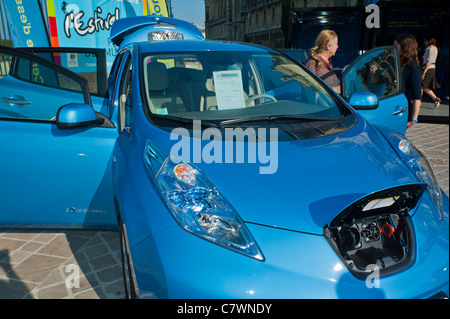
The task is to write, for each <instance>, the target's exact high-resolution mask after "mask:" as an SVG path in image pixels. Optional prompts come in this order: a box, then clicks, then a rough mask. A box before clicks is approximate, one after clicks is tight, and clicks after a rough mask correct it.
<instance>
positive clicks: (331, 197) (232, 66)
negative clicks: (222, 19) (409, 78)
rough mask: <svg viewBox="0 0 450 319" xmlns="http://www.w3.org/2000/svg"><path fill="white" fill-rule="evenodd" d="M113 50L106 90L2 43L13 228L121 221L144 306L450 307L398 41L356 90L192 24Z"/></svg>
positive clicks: (444, 260) (442, 237)
mask: <svg viewBox="0 0 450 319" xmlns="http://www.w3.org/2000/svg"><path fill="white" fill-rule="evenodd" d="M111 40H112V41H113V42H114V43H116V44H117V45H118V46H119V53H118V55H117V57H116V59H115V62H114V64H113V66H112V68H111V71H110V74H109V77H108V80H107V83H108V87H107V90H106V91H105V90H104V91H105V92H104V93H102V94H103V95H102V94H98V90H97V93H96V94H97V96H95V95H94V96H92V94H91V93H90V90H91V92H92V91H95V85H92V79H91V82H90V83H91V85H89V82H88V81H87V80H86V79H84V78H82V77H81V76H80V75H77V74H74V73H73V72H71V71H68V70H67V69H66V68H63V67H61V66H59V65H56V64H55V63H52V62H48V61H47V60H46V59H44V58H42V57H38V56H36V54H40V55H41V56H42V55H44V54H46V53H45V52H44V49H42V50H41V49H37V50H36V49H35V52H34V53H35V55H31V54H29V53H26V52H24V51H21V50H17V49H8V48H3V47H2V48H0V61H1V62H0V63H2V64H3V65H2V70H5V71H3V73H2V75H1V76H0V77H1V78H0V93H1V97H2V102H3V103H1V104H2V105H1V106H0V116H1V118H0V130H1V134H2V136H3V137H4V138H3V139H2V142H0V143H1V147H2V150H3V152H4V153H3V154H7V156H2V157H1V158H0V165H1V167H2V168H3V170H2V176H3V183H2V184H1V194H2V195H1V196H2V200H1V203H2V204H1V211H2V217H1V220H0V222H1V224H2V225H10V226H11V225H12V226H17V225H21V226H22V225H28V226H46V227H52V226H53V227H110V228H114V227H117V225H118V229H119V231H120V235H121V243H122V251H123V266H124V274H125V279H126V286H127V294H128V296H129V297H139V298H155V297H157V298H428V297H432V296H436V295H438V296H441V295H447V296H448V293H449V288H448V287H449V281H448V260H449V254H448V244H449V242H448V241H449V236H448V225H449V222H448V211H449V205H448V203H449V201H448V197H447V196H446V195H445V193H443V192H441V190H440V188H439V186H438V184H437V182H436V179H435V177H434V175H433V172H432V170H431V168H430V166H429V164H428V162H427V161H426V159H425V157H424V156H423V155H422V154H421V153H420V151H418V150H417V149H416V148H415V147H414V146H413V145H412V144H411V143H410V142H409V141H408V140H407V139H406V138H405V137H404V136H403V134H404V133H405V129H406V120H407V119H406V116H407V112H406V114H405V111H406V110H407V106H406V100H405V98H404V96H403V94H402V93H401V92H400V91H399V87H400V86H399V81H400V77H399V63H398V52H397V51H396V49H395V48H394V47H383V48H377V49H374V50H372V51H368V52H367V53H366V54H365V55H363V56H361V57H359V58H358V59H357V60H356V61H355V62H354V63H353V64H352V65H351V66H349V68H347V69H346V70H345V71H344V72H343V79H342V86H343V87H342V88H343V89H342V92H343V96H342V97H341V96H339V95H337V94H336V93H335V92H334V91H333V90H332V89H331V88H329V87H328V86H327V85H326V84H325V83H324V82H322V81H321V80H319V79H318V78H317V77H316V76H314V75H313V74H312V73H311V72H309V71H308V70H307V69H306V68H305V67H303V66H302V65H301V64H298V63H297V62H295V61H294V60H292V59H290V58H289V57H287V56H286V55H284V54H282V53H281V52H278V51H276V50H273V49H270V48H265V47H261V46H256V45H252V44H243V43H228V42H215V41H206V40H204V39H203V38H202V36H201V34H200V33H199V32H198V30H196V29H195V28H194V27H193V26H192V25H190V24H186V23H183V22H181V21H179V20H176V19H170V18H155V17H140V18H125V19H120V20H117V21H116V22H115V23H114V25H113V26H112V30H111ZM166 40H167V41H166ZM56 50H57V49H49V50H48V51H47V52H49V53H51V55H52V57H54V56H55V51H56ZM38 51H39V52H38ZM63 53H64V52H58V53H57V55H58V54H59V56H60V57H61V56H63V55H61V54H63ZM65 53H68V51H65ZM91 55H95V56H97V57H99V56H100V53H98V52H96V53H95V54H94V53H92V54H91ZM61 59H63V58H61ZM370 63H378V64H379V65H380V66H381V67H380V69H384V71H383V74H381V75H379V76H381V77H383V78H382V79H380V78H378V79H374V78H373V77H372V75H371V74H370V73H367V72H366V68H367V66H368V65H369V64H370ZM369 67H370V65H369ZM103 72H104V69H103V71H102V72H99V71H98V70H97V77H96V79H97V81H98V79H102V78H103V79H104V75H102V74H104V73H103ZM100 73H101V74H100ZM36 74H39V76H41V77H38V76H36ZM84 76H86V75H85V74H84ZM383 81H384V82H383ZM94 82H95V81H94ZM102 83H103V82H102ZM362 114H363V115H362Z"/></svg>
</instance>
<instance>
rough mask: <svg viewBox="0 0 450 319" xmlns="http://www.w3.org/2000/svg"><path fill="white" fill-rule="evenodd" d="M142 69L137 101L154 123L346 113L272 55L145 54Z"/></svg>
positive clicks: (324, 92) (286, 62)
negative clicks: (140, 93)
mask: <svg viewBox="0 0 450 319" xmlns="http://www.w3.org/2000/svg"><path fill="white" fill-rule="evenodd" d="M142 66H143V80H144V81H143V82H144V87H145V91H144V92H145V93H143V94H144V96H143V100H145V101H146V102H147V103H146V104H147V107H148V108H149V112H150V115H152V118H154V119H161V118H164V117H166V118H167V119H172V120H174V119H175V120H178V122H179V123H187V122H188V121H191V122H192V120H201V121H203V122H205V123H209V124H211V125H216V126H222V125H225V124H229V125H231V124H234V125H235V124H238V123H240V122H241V123H243V122H247V123H249V122H254V123H257V122H263V120H264V119H266V120H267V119H271V120H273V119H281V118H283V119H288V118H289V119H302V120H325V121H329V120H337V119H340V118H342V117H343V116H344V115H348V114H349V112H350V111H349V110H348V109H347V108H346V107H344V106H343V104H342V103H341V102H340V101H339V100H338V99H337V98H336V97H335V96H333V94H331V93H330V91H329V90H330V89H327V88H325V86H324V85H322V84H321V83H320V82H319V81H317V80H316V79H315V78H314V77H313V76H311V75H310V74H309V73H308V72H307V71H305V70H304V69H303V68H302V67H301V66H300V65H298V64H297V63H296V62H294V61H293V60H291V59H289V58H288V57H286V56H284V55H283V54H281V53H278V52H269V51H267V52H266V51H255V52H241V51H228V52H227V51H220V52H219V51H204V52H202V51H200V52H171V53H158V54H151V55H147V56H145V57H144V58H143V64H142ZM257 125H259V123H258V124H257Z"/></svg>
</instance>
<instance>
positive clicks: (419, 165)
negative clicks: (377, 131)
mask: <svg viewBox="0 0 450 319" xmlns="http://www.w3.org/2000/svg"><path fill="white" fill-rule="evenodd" d="M388 141H389V143H390V144H391V146H392V147H393V148H394V150H395V151H396V152H397V154H398V155H399V156H400V158H401V159H402V160H403V162H405V163H406V165H407V166H408V167H409V169H410V170H411V171H412V172H413V174H414V175H415V176H416V177H417V179H418V180H419V181H420V182H422V183H425V184H427V185H428V187H427V193H428V195H429V196H430V197H431V199H432V200H433V202H434V204H435V206H436V210H437V212H438V215H439V220H442V219H443V216H444V206H443V202H442V194H441V189H440V187H439V185H438V183H437V181H436V177H435V176H434V173H433V170H432V169H431V166H430V164H429V163H428V161H427V159H426V158H425V156H424V155H423V154H422V152H420V151H419V150H418V149H417V148H416V147H415V146H414V145H413V144H412V143H411V142H410V141H409V140H408V139H407V138H406V137H404V136H401V135H398V134H396V133H392V135H391V136H390V137H389V140H388Z"/></svg>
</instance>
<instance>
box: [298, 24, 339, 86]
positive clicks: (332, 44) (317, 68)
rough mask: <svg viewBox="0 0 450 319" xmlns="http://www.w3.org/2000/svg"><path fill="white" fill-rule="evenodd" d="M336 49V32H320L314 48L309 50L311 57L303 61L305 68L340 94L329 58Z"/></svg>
mask: <svg viewBox="0 0 450 319" xmlns="http://www.w3.org/2000/svg"><path fill="white" fill-rule="evenodd" d="M338 47H339V46H338V36H337V34H336V32H334V31H332V30H322V31H321V32H320V33H319V35H318V36H317V39H316V46H315V47H314V48H312V49H311V56H310V57H309V59H308V60H306V61H305V66H306V67H307V68H308V69H310V70H311V71H312V72H314V73H315V74H316V75H317V76H318V77H319V78H321V79H322V80H323V81H325V83H326V84H328V85H329V86H330V87H332V88H333V89H334V90H335V91H336V92H337V93H339V94H340V93H341V88H340V86H339V82H338V78H337V75H336V73H335V72H334V69H333V66H332V65H331V57H333V56H334V55H335V54H336V50H337V49H338Z"/></svg>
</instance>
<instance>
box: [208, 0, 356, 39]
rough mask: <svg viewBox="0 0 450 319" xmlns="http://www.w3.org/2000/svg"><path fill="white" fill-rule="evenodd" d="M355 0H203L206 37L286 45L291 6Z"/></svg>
mask: <svg viewBox="0 0 450 319" xmlns="http://www.w3.org/2000/svg"><path fill="white" fill-rule="evenodd" d="M356 2H357V1H356V0H205V11H206V12H205V20H206V21H205V28H206V31H205V32H206V38H207V39H211V40H232V41H243V42H250V43H256V44H262V45H265V46H269V47H274V48H286V47H288V46H289V36H290V24H291V20H292V19H293V16H292V10H293V9H295V8H306V7H308V8H312V7H333V6H348V5H355V4H356Z"/></svg>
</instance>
